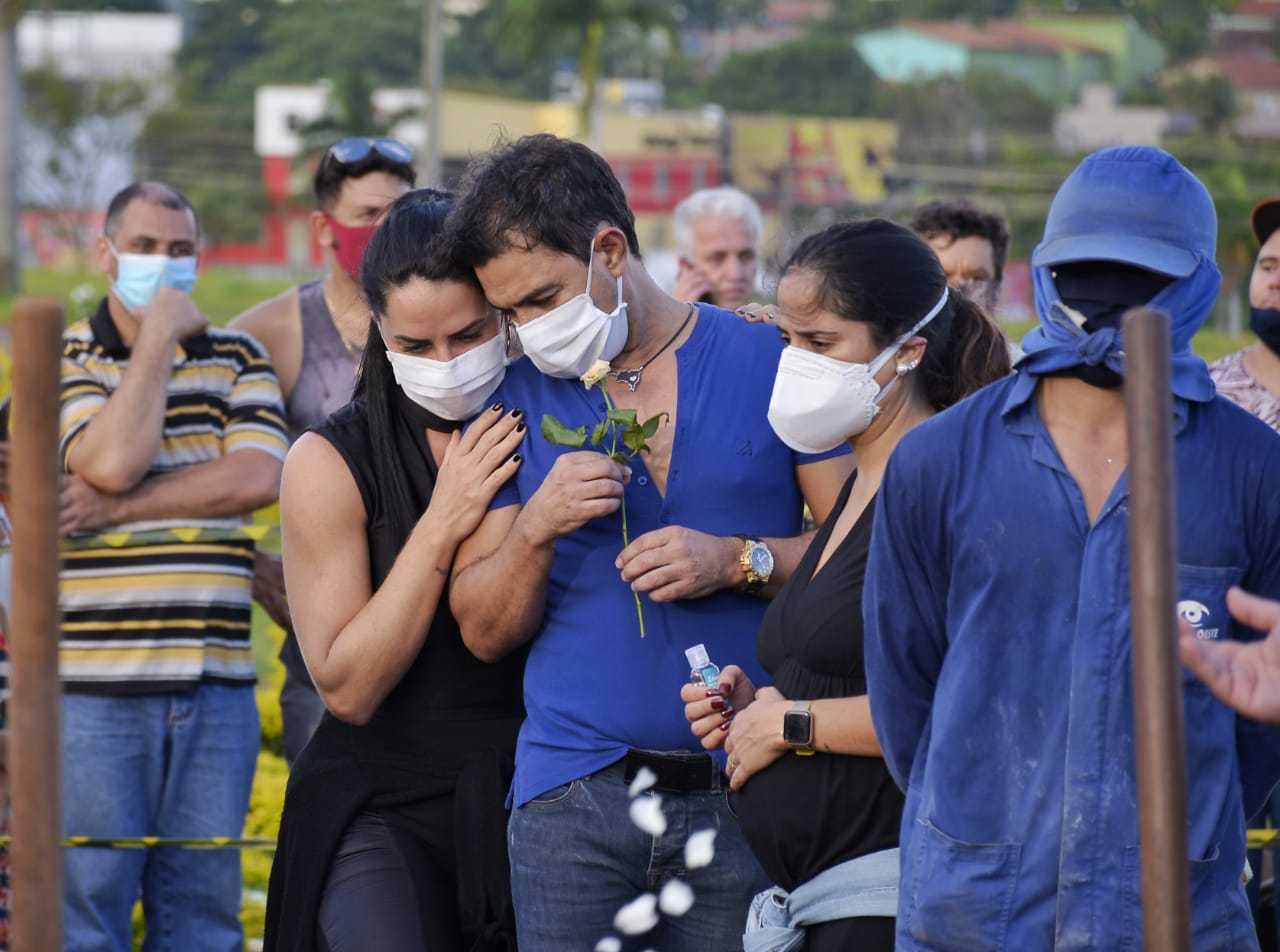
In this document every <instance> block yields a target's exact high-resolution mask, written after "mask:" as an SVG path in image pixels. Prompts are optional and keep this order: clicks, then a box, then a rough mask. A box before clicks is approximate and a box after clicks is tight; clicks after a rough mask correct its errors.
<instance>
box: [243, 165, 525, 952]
mask: <svg viewBox="0 0 1280 952" xmlns="http://www.w3.org/2000/svg"><path fill="white" fill-rule="evenodd" d="M448 208H449V199H448V196H446V195H444V194H442V193H438V192H432V191H430V190H427V189H423V190H420V191H418V192H411V193H409V194H408V195H406V196H404V197H403V198H401V199H400V200H399V201H397V202H396V203H395V205H393V206H392V208H391V210H390V211H389V213H388V217H387V219H386V221H385V222H384V223H383V225H382V226H381V228H380V229H379V230H378V232H377V233H376V234H375V236H374V238H373V241H372V243H371V244H370V246H369V249H368V251H367V252H366V254H365V259H364V272H363V276H362V277H363V283H364V285H365V293H366V295H367V297H368V299H369V303H370V307H371V309H372V311H373V313H374V316H375V320H374V323H373V327H372V328H371V332H370V335H369V342H368V346H367V348H366V350H365V354H364V360H363V364H362V366H361V376H360V382H359V384H358V386H357V388H356V396H355V399H354V400H353V402H352V403H351V404H350V405H348V406H347V407H345V408H344V409H342V410H340V411H338V412H337V413H335V414H334V415H333V416H332V417H330V418H329V420H327V421H326V422H325V423H324V424H323V425H321V426H319V427H317V428H315V430H313V431H312V432H311V433H309V434H307V435H306V436H304V437H303V438H302V439H301V440H299V441H298V443H297V444H296V445H295V446H294V448H293V450H292V451H291V452H290V454H289V458H288V462H287V463H286V465H285V474H284V479H283V483H282V489H281V514H282V518H283V529H284V553H285V577H286V581H287V584H288V590H289V596H290V604H291V606H292V608H293V619H294V623H295V628H296V631H297V633H298V639H299V643H300V645H301V647H302V651H303V655H304V657H305V658H306V661H307V667H308V670H309V671H310V673H311V676H312V679H313V680H314V681H315V684H316V688H317V690H318V691H319V693H320V695H321V697H322V698H323V699H324V701H325V706H326V707H327V709H328V712H327V713H326V714H325V716H324V718H323V720H322V721H321V724H320V727H319V729H318V730H317V731H316V733H315V735H314V737H313V738H312V740H311V742H310V743H309V744H308V745H307V747H306V748H305V749H304V751H303V753H302V755H301V756H300V757H299V759H298V761H297V763H296V764H295V765H294V768H293V773H292V775H291V777H290V780H289V786H288V790H287V792H286V796H285V808H284V814H283V817H282V819H281V826H280V844H279V849H278V852H277V854H276V860H275V864H274V866H273V867H272V871H271V885H270V893H269V896H268V904H267V924H266V946H267V948H268V949H289V950H298V952H302V950H306V952H311V950H313V949H319V950H326V952H350V950H375V949H376V950H387V949H395V950H407V952H416V950H422V952H439V950H450V952H453V950H462V949H467V950H471V949H476V950H488V949H495V950H497V949H514V947H515V941H514V934H515V933H514V927H513V924H512V922H511V915H510V913H511V909H510V896H509V883H508V881H507V875H506V870H507V858H506V848H505V828H506V816H505V811H504V805H503V802H504V799H505V795H506V788H507V784H508V782H509V776H510V769H511V766H510V761H511V757H512V754H513V751H514V750H515V740H516V731H517V728H518V727H519V724H520V720H521V718H522V716H523V709H522V703H521V675H522V665H523V658H522V657H519V656H516V657H512V658H509V659H505V660H504V661H502V662H500V663H498V664H492V665H491V664H485V663H482V662H480V661H478V660H476V659H475V658H474V657H473V656H472V655H471V654H470V652H468V651H467V649H466V648H465V647H464V646H463V644H462V640H461V637H460V635H459V633H458V628H457V625H456V623H455V622H454V620H453V617H452V616H451V615H450V613H449V608H448V598H447V592H446V582H447V580H448V574H449V568H450V564H451V562H452V560H453V555H454V552H455V550H456V548H457V546H458V544H459V543H460V542H461V541H462V540H463V539H465V538H466V537H467V536H468V535H469V534H470V533H471V532H472V531H473V530H474V529H475V526H476V525H477V523H478V522H479V520H480V518H481V516H482V515H483V514H484V512H485V509H486V508H487V506H488V504H489V501H490V500H491V499H492V497H493V494H494V493H495V492H496V491H497V489H498V487H499V486H501V485H502V483H503V482H505V481H506V480H507V479H508V478H510V477H511V475H512V474H514V473H515V471H516V469H517V467H518V466H519V464H520V457H519V455H518V454H517V453H516V449H517V447H518V445H519V443H520V441H521V439H522V438H523V436H524V429H525V426H524V423H523V422H522V419H521V415H520V413H519V412H518V411H512V410H507V409H504V408H501V407H487V404H488V402H489V398H490V397H491V395H492V393H493V391H494V389H495V388H496V387H497V385H498V383H499V382H500V381H501V379H502V375H503V372H504V370H505V346H504V342H503V341H502V340H501V339H500V337H501V335H500V334H499V326H498V319H497V316H496V315H495V314H494V313H493V312H492V311H491V309H490V308H489V307H488V306H487V304H486V303H485V300H484V296H483V294H482V293H481V291H480V289H479V285H478V284H477V283H476V281H475V278H474V276H473V275H472V273H471V271H470V269H467V268H463V267H461V266H458V265H457V264H455V263H454V262H453V261H452V260H451V259H450V256H449V254H448V249H447V248H445V247H443V246H442V245H441V244H440V242H438V241H437V242H435V243H430V241H429V240H430V239H431V238H432V237H433V236H434V235H436V234H437V233H438V232H439V231H440V229H441V226H442V224H443V221H444V218H445V216H446V214H447V212H448ZM475 413H479V414H480V415H479V417H478V419H477V422H476V423H475V424H474V425H473V426H471V428H470V429H469V430H468V431H467V432H466V434H465V435H463V433H462V432H461V426H462V423H461V422H460V421H462V420H464V419H466V418H467V417H470V416H472V415H474V414H475Z"/></svg>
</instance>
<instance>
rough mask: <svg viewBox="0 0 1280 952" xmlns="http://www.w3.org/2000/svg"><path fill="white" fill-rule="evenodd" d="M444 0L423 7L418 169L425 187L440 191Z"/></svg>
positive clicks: (428, 1)
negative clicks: (422, 135) (423, 139)
mask: <svg viewBox="0 0 1280 952" xmlns="http://www.w3.org/2000/svg"><path fill="white" fill-rule="evenodd" d="M443 3H444V0H423V5H422V93H423V96H424V98H425V100H426V101H425V102H424V103H423V106H424V108H425V110H426V115H425V118H426V122H425V123H423V131H424V133H425V135H426V142H424V143H423V148H422V158H421V160H420V161H421V164H422V168H421V169H420V170H419V175H420V178H421V183H420V184H422V185H426V186H428V187H430V188H440V187H441V185H442V183H441V181H440V173H441V163H442V161H443V158H442V154H443V153H442V151H441V142H440V136H441V128H442V127H441V118H440V117H441V114H442V113H443V111H444V10H443Z"/></svg>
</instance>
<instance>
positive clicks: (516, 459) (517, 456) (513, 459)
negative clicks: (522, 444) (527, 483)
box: [511, 453, 524, 463]
mask: <svg viewBox="0 0 1280 952" xmlns="http://www.w3.org/2000/svg"><path fill="white" fill-rule="evenodd" d="M522 459H524V457H523V456H521V455H520V454H519V453H515V454H514V455H512V457H511V462H513V463H518V462H520V461H521V460H522Z"/></svg>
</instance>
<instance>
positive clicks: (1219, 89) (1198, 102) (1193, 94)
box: [1165, 73, 1237, 135]
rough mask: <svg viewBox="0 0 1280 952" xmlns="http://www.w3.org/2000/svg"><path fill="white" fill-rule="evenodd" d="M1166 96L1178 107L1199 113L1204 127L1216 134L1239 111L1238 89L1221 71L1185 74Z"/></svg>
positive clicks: (1196, 114) (1198, 120)
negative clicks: (1201, 74)
mask: <svg viewBox="0 0 1280 952" xmlns="http://www.w3.org/2000/svg"><path fill="white" fill-rule="evenodd" d="M1165 99H1166V101H1167V102H1168V104H1169V105H1170V106H1173V107H1174V108H1175V109H1182V110H1184V111H1185V112H1189V113H1190V114H1191V115H1193V116H1195V118H1196V121H1197V122H1199V123H1200V127H1201V128H1202V129H1204V130H1205V131H1207V132H1209V133H1211V134H1214V135H1216V134H1217V133H1219V132H1221V131H1222V130H1223V129H1225V128H1226V127H1227V126H1228V125H1229V124H1230V122H1231V120H1232V119H1234V118H1235V115H1236V111H1237V109H1236V94H1235V89H1234V88H1233V87H1232V85H1231V80H1230V79H1228V78H1227V77H1226V76H1223V75H1222V74H1221V73H1212V74H1210V75H1207V76H1193V75H1189V74H1184V75H1183V76H1181V77H1179V78H1178V79H1176V80H1175V81H1174V82H1173V83H1171V84H1170V85H1169V88H1168V90H1167V92H1166V94H1165Z"/></svg>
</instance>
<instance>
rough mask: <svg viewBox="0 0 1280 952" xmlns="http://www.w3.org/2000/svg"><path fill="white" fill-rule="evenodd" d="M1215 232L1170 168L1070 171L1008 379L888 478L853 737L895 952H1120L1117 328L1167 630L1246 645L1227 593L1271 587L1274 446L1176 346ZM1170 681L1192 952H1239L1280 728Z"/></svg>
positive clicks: (1127, 847) (1135, 893)
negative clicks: (1163, 384) (1139, 415)
mask: <svg viewBox="0 0 1280 952" xmlns="http://www.w3.org/2000/svg"><path fill="white" fill-rule="evenodd" d="M1216 240H1217V216H1216V213H1215V211H1214V207H1213V202H1212V200H1211V199H1210V197H1209V194H1208V192H1207V191H1206V190H1205V188H1204V186H1203V185H1201V183H1200V182H1199V181H1198V180H1197V179H1196V178H1195V176H1193V175H1192V174H1191V173H1190V172H1188V171H1187V170H1186V169H1185V168H1183V167H1182V166H1181V165H1180V164H1179V163H1178V162H1177V161H1176V160H1175V159H1174V158H1173V156H1171V155H1169V154H1168V153H1166V152H1163V151H1161V150H1159V149H1153V148H1145V147H1143V148H1138V147H1123V148H1115V149H1106V150H1103V151H1101V152H1097V153H1095V154H1093V155H1091V156H1089V157H1088V158H1086V159H1085V160H1084V162H1082V163H1081V164H1080V166H1079V167H1077V168H1076V169H1075V171H1074V172H1072V174H1071V175H1070V176H1069V177H1068V178H1067V180H1066V182H1064V183H1063V185H1062V187H1061V189H1060V190H1059V191H1058V194H1057V195H1056V197H1055V198H1054V200H1053V204H1052V206H1051V207H1050V210H1049V217H1048V220H1047V222H1046V225H1045V235H1044V240H1043V241H1042V242H1041V243H1040V245H1039V246H1037V247H1036V249H1035V251H1034V253H1033V255H1032V259H1031V264H1032V268H1033V271H1034V279H1035V292H1036V293H1035V301H1036V309H1037V312H1038V314H1039V317H1040V326H1039V328H1037V329H1036V330H1034V331H1032V332H1031V334H1029V335H1028V336H1027V338H1026V339H1024V341H1023V347H1024V348H1025V350H1026V353H1027V356H1026V357H1025V358H1024V359H1023V360H1022V361H1020V362H1019V364H1018V367H1017V370H1016V373H1015V374H1014V375H1013V376H1011V377H1008V378H1006V379H1004V380H1001V381H999V382H997V383H995V384H992V385H991V386H989V387H987V388H986V389H984V390H982V391H979V392H978V393H977V394H976V395H974V396H973V397H971V398H969V399H968V400H965V401H963V402H961V403H959V404H957V405H956V406H954V407H952V408H950V409H949V410H947V411H945V412H943V413H940V414H938V415H937V416H936V417H934V418H933V419H931V420H929V421H927V422H925V423H923V424H921V425H920V426H919V427H917V428H916V429H915V430H913V431H912V432H911V433H909V434H908V435H907V436H906V437H905V438H904V439H903V440H902V442H901V443H899V445H898V448H897V450H896V452H895V454H894V456H893V458H892V459H891V460H890V462H889V466H888V468H887V471H886V472H885V475H884V480H883V483H882V485H881V490H880V498H879V509H878V510H877V513H876V522H875V531H874V536H873V540H872V545H871V555H870V564H869V566H868V570H867V580H866V587H865V590H864V602H863V606H864V613H865V616H866V618H865V626H866V665H867V681H868V689H869V693H870V696H871V710H872V718H873V720H874V722H875V725H876V734H877V736H878V737H879V740H880V743H881V746H882V748H883V750H884V756H885V760H886V762H887V764H888V766H889V770H890V771H891V773H892V774H893V776H894V779H895V780H896V781H897V783H898V785H899V786H901V787H902V788H903V790H904V791H905V792H906V808H905V811H904V816H903V825H902V836H901V850H902V878H901V890H900V901H899V909H898V937H897V938H898V948H899V949H901V950H908V952H909V950H935V949H946V950H948V952H966V950H975V952H977V950H983V952H986V950H992V949H1020V950H1021V949H1030V950H1034V949H1058V950H1071V949H1081V950H1083V949H1091V950H1092V949H1124V948H1141V947H1142V910H1141V902H1140V898H1139V881H1140V872H1139V854H1138V809H1139V808H1138V803H1137V788H1136V779H1135V774H1134V726H1133V696H1132V690H1131V686H1130V678H1131V667H1130V663H1131V643H1130V607H1129V574H1128V571H1129V555H1128V543H1127V533H1128V516H1129V509H1128V495H1129V493H1128V477H1127V475H1126V470H1127V464H1128V452H1127V446H1126V439H1125V423H1124V403H1123V392H1122V390H1123V386H1124V378H1125V359H1124V346H1123V340H1122V337H1121V331H1120V321H1121V317H1122V315H1123V314H1124V312H1125V311H1126V310H1128V309H1130V308H1132V307H1135V306H1142V305H1150V306H1153V307H1157V308H1160V309H1162V310H1163V311H1165V312H1166V313H1168V315H1169V317H1170V319H1171V329H1172V339H1173V356H1172V368H1171V370H1172V374H1171V385H1172V390H1173V397H1174V401H1173V402H1174V413H1175V425H1174V431H1175V434H1176V435H1175V449H1174V452H1175V466H1176V485H1177V522H1178V525H1177V531H1178V570H1177V574H1178V599H1179V604H1178V611H1179V614H1180V615H1181V616H1182V618H1183V619H1184V620H1185V621H1187V622H1188V623H1189V624H1190V625H1191V626H1192V627H1193V628H1194V629H1195V632H1196V636H1197V637H1199V638H1202V639H1205V640H1218V641H1221V640H1227V639H1235V640H1251V639H1255V638H1257V637H1259V635H1260V633H1258V632H1254V631H1252V630H1250V629H1248V628H1246V627H1245V626H1244V625H1242V624H1240V623H1238V622H1236V621H1234V620H1233V619H1232V618H1231V616H1230V615H1229V614H1228V612H1227V606H1226V597H1227V592H1228V590H1229V589H1230V588H1231V587H1232V586H1234V585H1243V586H1244V587H1246V588H1248V589H1249V590H1250V591H1254V592H1257V593H1259V594H1261V595H1264V596H1268V597H1271V598H1275V597H1276V596H1280V493H1278V492H1276V491H1275V487H1276V486H1277V485H1280V438H1278V437H1277V436H1276V435H1275V434H1274V433H1273V432H1272V431H1271V430H1270V429H1269V428H1268V427H1266V426H1265V425H1264V424H1262V423H1260V422H1259V421H1258V420H1256V419H1254V418H1253V417H1251V416H1250V415H1249V414H1247V413H1245V412H1244V411H1242V410H1240V409H1239V408H1238V407H1236V406H1234V405H1232V404H1230V403H1229V402H1227V401H1226V400H1224V399H1222V398H1220V397H1217V396H1216V395H1215V393H1214V387H1213V383H1212V381H1211V380H1210V378H1209V373H1208V369H1207V368H1206V366H1205V364H1204V362H1203V361H1202V360H1201V359H1200V358H1199V357H1197V356H1196V355H1195V354H1194V353H1193V352H1192V350H1191V338H1192V336H1193V335H1194V334H1195V332H1196V330H1197V329H1198V328H1199V327H1200V326H1201V324H1202V323H1203V322H1204V320H1205V318H1206V317H1207V316H1208V314H1209V312H1210V310H1211V309H1212V307H1213V303H1214V300H1215V298H1216V297H1217V293H1218V288H1219V285H1220V282H1221V278H1220V275H1219V272H1218V268H1217V266H1216V264H1215V263H1214V250H1215V244H1216ZM1184 687H1185V697H1186V733H1187V774H1188V785H1189V786H1188V791H1187V806H1188V816H1187V845H1188V855H1189V857H1190V860H1191V863H1190V866H1191V871H1190V876H1191V902H1192V910H1191V918H1192V927H1193V932H1194V947H1195V949H1196V950H1197V952H1205V950H1224V952H1225V950H1252V949H1256V948H1257V939H1256V937H1255V935H1254V932H1253V923H1252V919H1251V917H1250V914H1249V904H1248V901H1247V899H1246V897H1245V888H1244V881H1243V880H1244V876H1243V873H1244V871H1245V820H1246V817H1247V816H1249V815H1251V814H1252V813H1253V812H1255V811H1256V810H1257V809H1258V808H1259V807H1260V806H1261V805H1262V803H1263V801H1264V800H1265V799H1266V797H1267V794H1268V793H1269V792H1270V789H1271V787H1272V786H1273V785H1274V784H1275V782H1276V781H1277V780H1278V779H1280V733H1278V732H1277V729H1276V728H1274V727H1265V726H1263V725H1261V724H1258V723H1256V722H1253V721H1249V720H1246V719H1244V718H1241V717H1237V716H1236V714H1235V713H1234V712H1232V711H1231V710H1229V709H1228V708H1227V707H1226V706H1224V705H1223V704H1222V703H1221V702H1220V701H1218V700H1217V699H1215V698H1214V697H1213V696H1212V695H1211V694H1210V693H1209V691H1208V690H1207V689H1206V688H1205V687H1204V686H1203V685H1202V684H1201V683H1200V682H1199V681H1198V680H1196V679H1195V678H1194V676H1192V675H1191V674H1190V673H1186V674H1185V676H1184Z"/></svg>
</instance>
